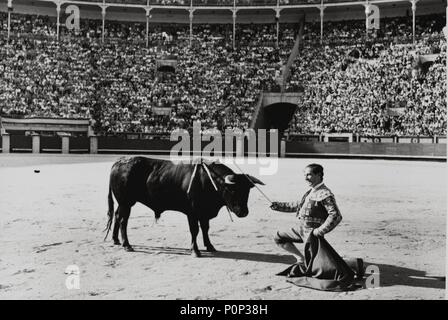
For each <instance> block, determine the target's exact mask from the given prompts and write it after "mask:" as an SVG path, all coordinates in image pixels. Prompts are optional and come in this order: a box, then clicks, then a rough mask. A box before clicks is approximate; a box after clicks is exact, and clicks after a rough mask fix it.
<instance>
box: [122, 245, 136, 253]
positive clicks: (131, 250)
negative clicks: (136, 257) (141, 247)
mask: <svg viewBox="0 0 448 320" xmlns="http://www.w3.org/2000/svg"><path fill="white" fill-rule="evenodd" d="M123 247H124V250H125V251H127V252H134V248H132V247H131V246H123Z"/></svg>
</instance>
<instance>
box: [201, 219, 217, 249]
mask: <svg viewBox="0 0 448 320" xmlns="http://www.w3.org/2000/svg"><path fill="white" fill-rule="evenodd" d="M200 222H201V230H202V238H203V239H204V246H205V248H206V249H207V251H208V252H215V251H216V249H215V247H213V245H212V243H211V242H210V238H209V237H208V229H209V227H210V224H209V222H210V221H209V220H208V219H203V220H201V221H200Z"/></svg>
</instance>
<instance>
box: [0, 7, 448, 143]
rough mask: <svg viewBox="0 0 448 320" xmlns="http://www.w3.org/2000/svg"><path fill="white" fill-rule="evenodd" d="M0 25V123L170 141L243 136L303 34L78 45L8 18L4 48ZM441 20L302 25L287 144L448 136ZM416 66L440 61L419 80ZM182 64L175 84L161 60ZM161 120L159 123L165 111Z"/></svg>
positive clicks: (163, 32) (82, 38)
mask: <svg viewBox="0 0 448 320" xmlns="http://www.w3.org/2000/svg"><path fill="white" fill-rule="evenodd" d="M5 16H6V14H5V13H0V32H2V34H1V35H0V88H2V91H1V92H0V115H3V116H15V117H36V116H39V117H63V118H90V119H92V123H93V127H94V130H95V132H96V133H98V134H112V133H117V132H145V133H167V132H170V131H171V130H174V129H176V128H189V127H191V126H192V122H193V121H196V120H198V121H200V122H201V125H202V128H203V129H219V130H223V129H224V128H240V129H245V128H248V126H249V125H250V121H251V117H252V115H253V113H254V110H255V108H256V107H257V103H258V98H259V96H260V93H261V92H262V91H263V90H265V91H275V90H278V88H279V79H280V77H281V74H282V68H283V66H284V64H285V62H286V60H287V59H288V56H289V54H290V52H291V49H292V47H293V45H294V41H295V36H296V33H297V31H298V25H292V24H281V32H280V39H279V45H278V47H277V46H276V26H275V24H266V25H253V24H238V25H237V29H236V44H237V48H236V49H234V48H233V46H232V38H233V37H232V32H233V31H232V26H231V25H194V30H193V39H192V45H191V46H190V45H189V44H190V41H189V35H190V31H189V27H188V26H185V25H174V24H171V25H163V24H160V25H151V28H150V33H149V34H150V38H149V44H150V45H149V47H146V46H145V41H146V31H145V28H146V25H145V24H143V23H137V22H136V23H131V22H129V23H128V22H112V21H107V23H106V28H105V30H106V34H105V39H106V41H105V43H101V42H100V41H99V38H101V32H102V24H101V21H96V20H85V21H83V22H82V24H81V30H80V32H78V33H70V32H67V31H66V30H65V28H61V37H60V40H59V41H56V39H55V33H56V27H55V23H56V21H55V19H54V18H50V17H42V16H28V15H20V14H13V23H12V34H13V36H12V37H11V39H10V41H9V43H8V42H7V39H6V36H4V31H5V29H6V19H5ZM442 20H443V16H442V15H435V16H422V17H419V18H418V20H417V29H416V30H417V34H418V39H417V45H416V46H413V45H412V42H410V41H412V38H411V37H410V35H411V34H412V33H410V31H412V27H411V25H410V23H409V18H408V17H403V18H393V19H385V22H384V23H383V24H382V29H380V30H379V31H378V32H375V33H372V34H371V35H369V38H368V39H366V38H365V24H364V21H350V22H347V21H345V22H328V23H326V27H325V42H324V44H323V45H321V44H320V43H319V40H320V25H319V23H317V22H316V23H314V22H310V23H306V25H305V26H306V27H305V32H304V40H305V41H304V43H303V45H302V48H301V50H300V54H299V55H298V57H297V58H296V60H295V62H294V64H293V66H292V69H291V78H290V79H289V81H288V83H287V89H288V88H292V87H298V86H303V87H304V88H305V91H304V94H303V95H302V96H301V97H300V99H299V101H298V105H299V108H298V111H297V112H296V114H295V116H294V119H293V120H292V122H291V126H290V128H289V132H291V133H304V134H319V133H323V132H352V133H358V134H371V135H435V134H437V135H446V102H445V96H446V89H445V88H446V87H445V77H446V75H445V70H444V66H445V64H446V60H445V59H446V58H445V55H444V54H442V53H443V52H444V51H445V50H446V42H445V40H444V38H443V37H442V33H441V30H442V27H443V23H442V22H441V21H442ZM419 54H435V55H436V58H435V61H434V62H433V63H432V65H431V66H430V67H429V69H428V70H425V72H422V71H420V69H418V64H417V63H416V61H417V60H418V59H417V58H418V55H419ZM166 56H171V57H172V56H175V57H177V65H176V67H175V72H173V73H169V72H168V73H167V72H161V71H158V70H157V67H156V66H157V63H156V61H157V60H158V59H163V57H166ZM166 108H168V112H165V111H161V110H167V109H166Z"/></svg>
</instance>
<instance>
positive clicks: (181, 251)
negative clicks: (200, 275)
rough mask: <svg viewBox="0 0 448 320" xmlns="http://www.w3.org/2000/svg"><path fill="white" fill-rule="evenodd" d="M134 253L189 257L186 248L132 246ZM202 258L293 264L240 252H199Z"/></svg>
mask: <svg viewBox="0 0 448 320" xmlns="http://www.w3.org/2000/svg"><path fill="white" fill-rule="evenodd" d="M133 248H134V250H135V252H141V253H148V254H176V255H185V256H189V255H191V251H190V249H186V248H170V247H151V246H140V245H133ZM201 254H202V258H222V259H233V260H247V261H257V262H269V263H281V264H293V263H294V262H295V259H294V257H293V256H292V255H282V254H269V253H257V252H240V251H217V252H207V251H204V250H201Z"/></svg>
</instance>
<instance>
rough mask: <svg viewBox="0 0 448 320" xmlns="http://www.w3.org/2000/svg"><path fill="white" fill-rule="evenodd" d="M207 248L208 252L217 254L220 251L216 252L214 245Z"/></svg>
mask: <svg viewBox="0 0 448 320" xmlns="http://www.w3.org/2000/svg"><path fill="white" fill-rule="evenodd" d="M206 248H207V252H216V251H218V250H216V249H215V247H214V246H212V245H210V246H208V247H206Z"/></svg>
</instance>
